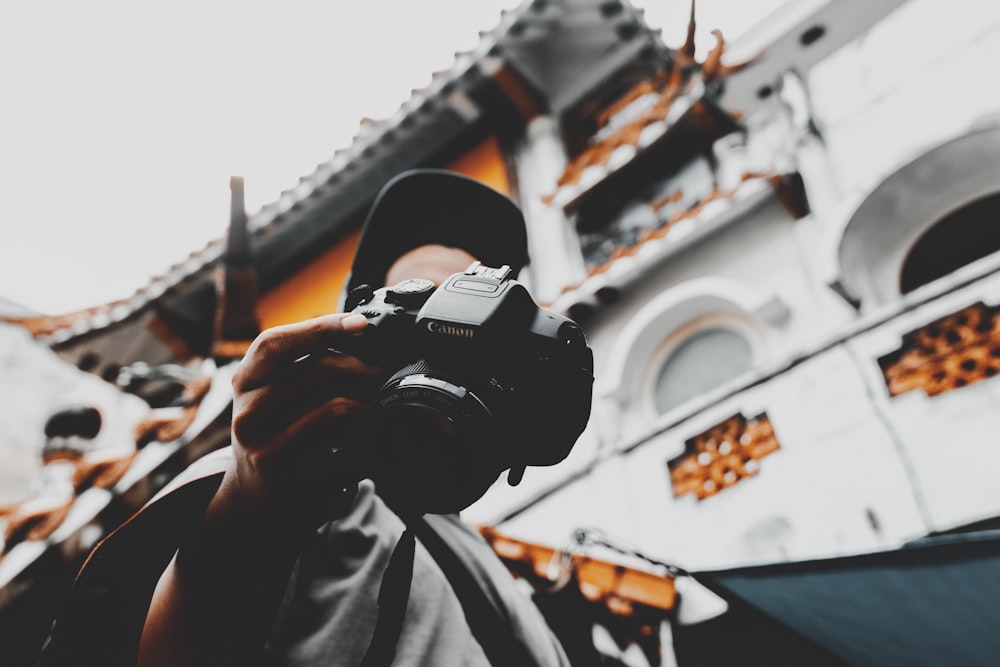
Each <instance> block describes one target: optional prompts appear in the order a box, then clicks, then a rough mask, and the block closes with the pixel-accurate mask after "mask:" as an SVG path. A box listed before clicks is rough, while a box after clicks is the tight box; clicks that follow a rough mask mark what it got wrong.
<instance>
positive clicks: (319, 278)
mask: <svg viewBox="0 0 1000 667" xmlns="http://www.w3.org/2000/svg"><path fill="white" fill-rule="evenodd" d="M360 237H361V230H360V229H358V230H357V231H355V232H353V233H352V234H350V235H348V236H347V237H346V238H344V239H343V240H342V241H340V242H339V243H337V244H336V245H334V246H333V247H331V248H330V249H329V250H327V251H326V252H324V253H323V254H322V255H320V256H319V257H318V258H316V259H314V260H313V261H312V262H310V263H308V264H306V265H305V266H303V267H302V269H301V270H299V271H298V272H297V273H296V274H295V275H293V276H292V277H291V278H289V279H288V280H286V281H285V282H283V283H281V284H280V285H278V286H277V287H275V288H273V289H271V290H270V291H269V292H268V293H267V294H265V295H264V296H263V297H261V299H260V302H259V303H258V306H257V316H258V317H259V318H260V326H261V328H262V329H267V328H270V327H274V326H278V325H279V324H290V323H292V322H300V321H302V320H307V319H310V318H313V317H319V316H320V315H329V314H330V313H333V312H335V311H336V310H337V305H338V303H339V301H340V291H341V290H342V289H343V288H344V284H345V283H346V282H347V274H348V273H350V271H351V260H352V259H353V258H354V250H355V248H357V247H358V239H359V238H360Z"/></svg>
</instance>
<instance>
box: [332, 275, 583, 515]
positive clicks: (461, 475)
mask: <svg viewBox="0 0 1000 667" xmlns="http://www.w3.org/2000/svg"><path fill="white" fill-rule="evenodd" d="M510 273H511V271H510V268H509V267H507V266H502V267H500V268H489V267H485V266H482V265H481V264H479V263H478V262H476V263H474V264H472V265H471V266H470V267H469V268H468V269H467V270H466V271H465V272H463V273H456V274H454V275H452V276H451V277H450V278H448V280H446V281H445V282H444V283H443V284H442V285H441V286H440V287H438V288H435V286H434V284H433V283H432V282H430V281H428V280H423V279H413V280H405V281H403V282H401V283H398V284H396V285H393V286H391V287H383V288H380V289H373V288H371V287H370V286H367V285H361V286H359V287H357V288H355V289H354V290H352V291H351V292H350V294H349V295H348V297H347V300H346V303H345V310H347V311H351V312H354V313H360V314H362V315H364V316H365V317H366V318H367V319H368V326H367V328H366V329H364V330H363V331H362V332H361V333H360V334H359V335H355V336H345V337H344V339H343V340H342V341H339V342H338V345H337V349H338V350H339V351H342V352H346V353H348V354H352V355H354V356H356V357H358V358H360V359H361V360H363V361H365V362H367V363H369V364H372V365H377V366H380V367H382V368H384V369H386V371H387V373H391V377H389V379H388V381H386V382H385V384H384V385H383V386H382V388H381V389H380V390H379V392H378V394H377V396H376V397H375V398H374V400H373V401H372V403H371V408H370V412H369V418H368V419H367V420H366V422H365V429H366V437H365V439H366V441H367V442H366V446H365V447H359V448H356V449H357V450H359V452H360V453H359V454H358V456H363V457H364V460H363V463H361V464H360V465H362V467H363V469H364V471H365V474H366V476H368V477H370V478H371V479H373V480H374V481H375V484H376V489H377V490H378V492H379V495H380V496H382V497H383V498H384V499H386V502H387V503H388V504H390V505H391V506H393V508H394V509H396V510H397V511H402V512H413V513H424V512H432V513H447V512H457V511H459V510H461V509H464V508H465V507H467V506H468V505H470V504H472V503H473V502H475V501H476V500H477V499H479V498H480V497H481V496H482V494H483V493H485V492H486V490H487V489H488V488H489V486H490V485H491V484H492V483H493V482H494V481H495V480H496V479H497V477H498V476H499V475H500V473H501V472H502V471H504V470H510V472H509V473H508V475H509V477H508V479H509V480H510V482H511V483H512V484H516V483H517V482H518V481H519V480H520V477H521V475H522V474H523V472H524V468H525V467H526V466H548V465H552V464H554V463H558V462H559V461H561V460H562V459H563V458H565V457H566V455H567V454H569V452H570V450H571V449H572V447H573V445H574V444H575V443H576V440H577V438H578V437H579V436H580V433H581V432H582V431H583V429H584V427H585V426H586V425H587V420H588V419H589V418H590V407H591V392H592V386H593V380H594V378H593V370H594V361H593V353H592V352H591V349H590V348H589V347H588V345H587V342H586V339H585V337H584V334H583V331H582V330H581V329H580V327H579V326H578V325H577V324H576V323H575V322H573V321H572V320H570V319H568V318H566V317H563V316H561V315H558V314H556V313H553V312H550V311H548V310H545V309H543V308H539V307H538V306H537V305H536V304H535V302H534V300H533V299H532V298H531V296H530V295H529V293H528V291H527V289H525V287H524V286H523V285H522V284H520V283H519V282H517V281H516V280H513V279H511V276H510ZM368 436H370V437H368Z"/></svg>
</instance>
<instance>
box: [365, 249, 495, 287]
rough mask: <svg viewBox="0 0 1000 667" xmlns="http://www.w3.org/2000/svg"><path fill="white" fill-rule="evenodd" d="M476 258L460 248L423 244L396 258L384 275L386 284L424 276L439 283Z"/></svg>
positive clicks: (463, 269)
mask: <svg viewBox="0 0 1000 667" xmlns="http://www.w3.org/2000/svg"><path fill="white" fill-rule="evenodd" d="M475 261H476V258H475V257H473V256H472V255H470V254H469V253H467V252H466V251H464V250H462V249H461V248H451V247H448V246H443V245H423V246H420V247H418V248H414V249H413V250H411V251H409V252H408V253H406V254H404V255H403V256H402V257H400V258H399V259H397V260H396V261H395V262H394V263H393V265H392V266H391V267H389V271H388V272H387V273H386V275H385V284H386V285H395V284H396V283H398V282H400V281H403V280H407V279H410V278H424V279H425V280H430V281H431V282H433V283H434V284H435V285H440V284H441V283H443V282H444V281H445V280H447V279H448V277H449V276H451V275H452V274H453V273H458V272H459V271H465V270H466V269H467V268H469V265H470V264H472V263H473V262H475Z"/></svg>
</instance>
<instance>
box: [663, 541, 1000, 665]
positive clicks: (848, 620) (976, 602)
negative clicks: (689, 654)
mask: <svg viewBox="0 0 1000 667" xmlns="http://www.w3.org/2000/svg"><path fill="white" fill-rule="evenodd" d="M695 576H696V578H697V579H698V580H699V581H700V582H702V583H703V584H705V585H706V586H707V587H708V588H710V589H712V590H713V591H715V592H716V593H717V594H719V595H720V596H722V597H723V598H725V599H726V600H727V601H729V602H730V603H731V605H733V606H732V609H731V611H730V612H729V613H727V614H726V615H725V616H733V615H734V614H735V615H736V616H742V617H743V618H744V620H747V621H748V622H751V623H757V624H766V621H765V620H764V619H762V618H756V619H755V620H752V621H751V620H750V619H751V618H752V617H753V616H754V615H755V612H756V616H758V617H760V616H763V617H765V618H767V619H770V620H771V621H772V622H774V621H776V622H777V623H780V624H781V625H784V626H785V627H786V628H787V629H790V630H792V631H793V632H794V633H796V634H798V635H799V636H800V637H801V638H802V639H804V640H806V641H807V642H809V643H812V644H814V645H815V646H816V649H817V651H818V652H828V653H829V654H831V655H832V656H836V658H838V659H839V660H841V661H843V662H845V663H846V664H849V665H862V666H863V665H873V666H876V665H877V666H878V667H885V666H886V665H907V666H914V667H916V666H919V665H928V666H939V665H963V666H965V667H975V666H977V665H984V666H986V665H989V666H993V665H996V664H998V661H1000V657H998V656H1000V531H984V532H977V533H968V534H959V535H939V536H934V537H928V538H924V539H921V540H919V541H916V542H913V543H911V544H910V545H907V546H905V547H903V548H900V549H896V550H893V551H885V552H879V553H871V554H864V555H859V556H851V557H842V558H833V559H825V560H816V561H808V562H797V563H783V564H776V565H766V566H757V567H746V568H738V569H732V570H725V571H713V572H701V573H696V575H695ZM681 604H683V600H682V602H681ZM712 623H716V622H715V621H712V622H709V623H706V624H704V625H705V627H704V628H702V629H700V630H696V631H695V632H700V633H702V634H704V633H706V632H711V630H712V628H711V627H710V626H711V624H712ZM732 623H733V619H732V618H730V619H729V620H728V624H729V625H732ZM716 624H717V625H718V623H716ZM719 627H720V628H721V627H722V626H719ZM743 655H744V656H747V653H743ZM679 657H680V656H679ZM680 664H681V665H683V664H684V662H681V663H680ZM824 664H826V663H824Z"/></svg>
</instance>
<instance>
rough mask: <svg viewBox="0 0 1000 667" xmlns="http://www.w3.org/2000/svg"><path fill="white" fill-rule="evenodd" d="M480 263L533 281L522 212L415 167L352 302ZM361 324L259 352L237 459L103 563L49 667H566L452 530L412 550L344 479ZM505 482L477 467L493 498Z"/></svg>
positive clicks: (315, 328)
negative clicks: (523, 273)
mask: <svg viewBox="0 0 1000 667" xmlns="http://www.w3.org/2000/svg"><path fill="white" fill-rule="evenodd" d="M474 261H482V262H483V263H484V264H487V265H490V266H500V265H501V264H507V265H509V266H511V267H512V269H513V270H514V272H515V275H516V272H517V271H519V270H520V269H521V268H522V267H523V266H524V264H525V263H526V262H527V241H526V234H525V229H524V220H523V217H522V216H521V213H520V210H519V209H518V208H517V206H516V205H515V204H514V203H513V202H512V201H511V200H510V199H509V198H507V197H505V196H503V195H501V194H499V193H498V192H496V191H495V190H492V189H491V188H488V187H487V186H485V185H483V184H481V183H479V182H478V181H475V180H473V179H470V178H467V177H464V176H460V175H457V174H454V173H451V172H446V171H439V170H426V169H425V170H415V171H411V172H405V173H403V174H401V175H399V176H397V177H396V178H394V179H393V180H391V181H390V182H389V183H388V184H387V185H386V186H385V187H384V188H383V189H382V190H381V192H380V193H379V195H378V197H377V198H376V200H375V203H374V204H373V206H372V208H371V210H370V212H369V215H368V218H367V220H366V222H365V225H364V230H363V233H362V237H361V240H360V242H359V246H358V250H357V252H356V254H355V258H354V262H353V265H352V267H351V274H350V277H349V280H348V285H347V289H348V290H349V289H351V288H353V287H356V286H358V285H360V284H362V283H364V284H369V285H382V284H386V285H392V284H395V283H397V282H399V281H401V280H403V279H408V278H424V279H428V280H431V281H432V282H434V283H435V284H440V283H441V282H442V281H443V280H445V279H446V278H447V277H448V276H450V275H452V274H453V273H456V272H460V271H463V270H465V269H466V268H467V267H468V266H469V265H470V264H471V263H472V262H474ZM366 326H367V320H366V318H365V317H364V316H362V315H357V314H350V313H343V312H340V313H336V314H331V315H326V316H323V317H319V318H316V319H311V320H307V321H304V322H299V323H295V324H290V325H285V326H280V327H276V328H273V329H269V330H267V331H264V332H263V333H262V334H261V335H260V336H259V337H258V338H257V339H256V340H255V341H254V343H253V344H252V345H251V347H250V348H249V350H248V351H247V353H246V355H245V357H244V358H243V360H242V361H241V362H240V364H239V366H238V368H237V370H236V371H235V373H234V376H233V379H232V385H233V414H232V443H231V445H230V446H229V447H227V448H224V449H221V450H218V451H216V452H213V453H211V454H209V455H207V456H205V457H203V458H202V459H201V460H199V461H196V462H195V463H194V464H193V465H192V466H191V467H190V468H189V469H188V470H187V471H185V472H184V473H183V474H182V475H180V476H179V477H178V479H176V480H175V481H174V482H173V483H172V484H171V485H169V487H168V488H166V489H164V491H162V492H161V493H160V494H158V496H157V497H156V498H155V499H154V500H153V501H152V502H150V503H149V504H147V506H146V507H145V508H143V510H142V511H140V512H139V513H138V514H137V515H136V516H135V517H133V518H132V519H131V520H130V521H128V522H126V523H125V524H124V525H123V526H121V527H120V528H118V529H117V530H116V531H115V532H114V533H113V534H112V535H111V536H110V537H109V538H107V539H106V540H105V541H104V542H103V543H102V544H101V545H100V546H99V547H98V549H96V550H95V551H94V553H93V554H92V555H91V557H90V559H89V560H88V563H87V564H86V565H85V567H84V568H83V570H82V571H81V574H80V575H79V577H78V579H77V582H76V584H75V585H74V591H73V594H72V595H71V597H70V599H69V600H68V603H67V605H66V606H65V608H64V610H63V612H62V613H61V614H60V615H59V617H57V619H56V622H55V623H54V625H53V629H52V632H51V633H50V637H49V640H48V642H47V645H46V647H45V649H44V651H43V654H42V661H41V664H42V665H57V664H73V665H87V664H102V665H108V664H138V665H140V666H142V667H157V666H160V665H209V664H210V665H253V664H280V665H345V666H346V665H350V666H355V665H364V666H365V667H370V665H376V664H384V665H396V666H403V665H448V666H450V665H469V666H475V665H489V664H493V665H494V666H495V667H496V666H497V665H500V664H503V665H515V664H516V665H538V666H539V667H542V666H549V665H566V664H568V661H567V658H566V655H565V652H564V651H563V649H562V647H561V645H560V644H559V641H558V640H557V639H556V637H555V635H554V634H553V633H552V632H551V631H550V629H549V628H548V626H547V624H546V622H545V620H544V618H543V617H542V615H541V613H540V612H539V610H538V609H537V608H536V607H535V606H534V603H533V602H532V601H531V599H530V597H529V596H528V595H527V594H526V592H525V590H524V589H523V588H522V587H521V586H520V585H519V583H518V582H517V581H515V579H514V578H513V577H512V576H511V575H510V573H509V572H508V571H507V569H506V568H505V566H504V565H503V564H502V563H501V561H500V560H499V559H498V558H497V557H496V555H495V554H494V553H493V551H492V550H491V549H490V547H489V546H488V545H487V544H486V542H485V541H484V540H483V539H482V538H481V537H480V536H479V534H478V533H477V532H476V531H475V530H473V529H472V528H471V527H470V526H468V525H466V524H465V523H463V522H462V521H461V520H460V519H459V518H458V517H457V516H456V515H428V516H426V517H424V519H423V521H424V523H423V526H424V530H423V532H420V531H418V533H419V534H418V536H417V539H414V537H413V531H412V530H410V529H408V528H407V525H406V524H404V522H403V520H402V519H401V518H400V516H398V515H397V514H396V513H394V512H393V511H391V510H390V509H389V508H388V507H387V505H386V504H385V502H383V500H382V499H381V498H380V497H379V495H378V493H377V489H376V488H375V486H374V484H373V483H372V482H371V481H370V480H367V479H364V480H362V481H360V482H357V483H356V484H340V483H331V480H339V479H344V476H343V475H341V473H342V472H343V471H341V470H338V465H342V461H343V457H340V456H338V454H340V453H341V452H344V451H350V448H351V447H352V446H359V445H357V444H356V443H357V442H359V441H360V438H358V437H357V433H358V429H359V428H364V416H365V413H366V410H367V400H369V398H370V396H371V395H372V392H373V389H374V388H375V387H377V383H379V382H381V381H382V380H384V377H385V375H384V374H385V371H386V369H381V368H378V367H375V366H372V365H369V364H366V363H364V362H362V361H361V360H359V359H357V358H355V357H353V356H350V355H347V354H340V353H323V354H316V351H317V350H329V349H330V348H331V347H333V346H332V343H333V342H334V341H336V340H337V339H338V337H343V336H350V335H359V334H360V335H363V330H364V329H365V327H366ZM303 358H308V359H310V363H296V362H297V361H301V360H302V359H303ZM500 472H501V471H498V470H492V469H490V470H484V471H476V472H475V474H477V475H479V476H480V477H481V485H482V489H483V491H484V492H485V490H486V488H487V487H488V486H490V485H491V484H492V482H493V481H495V479H496V478H497V476H498V474H499V473H500ZM338 475H339V476H338ZM407 537H409V539H407ZM484 617H485V618H486V619H487V620H486V621H483V618H484Z"/></svg>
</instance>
